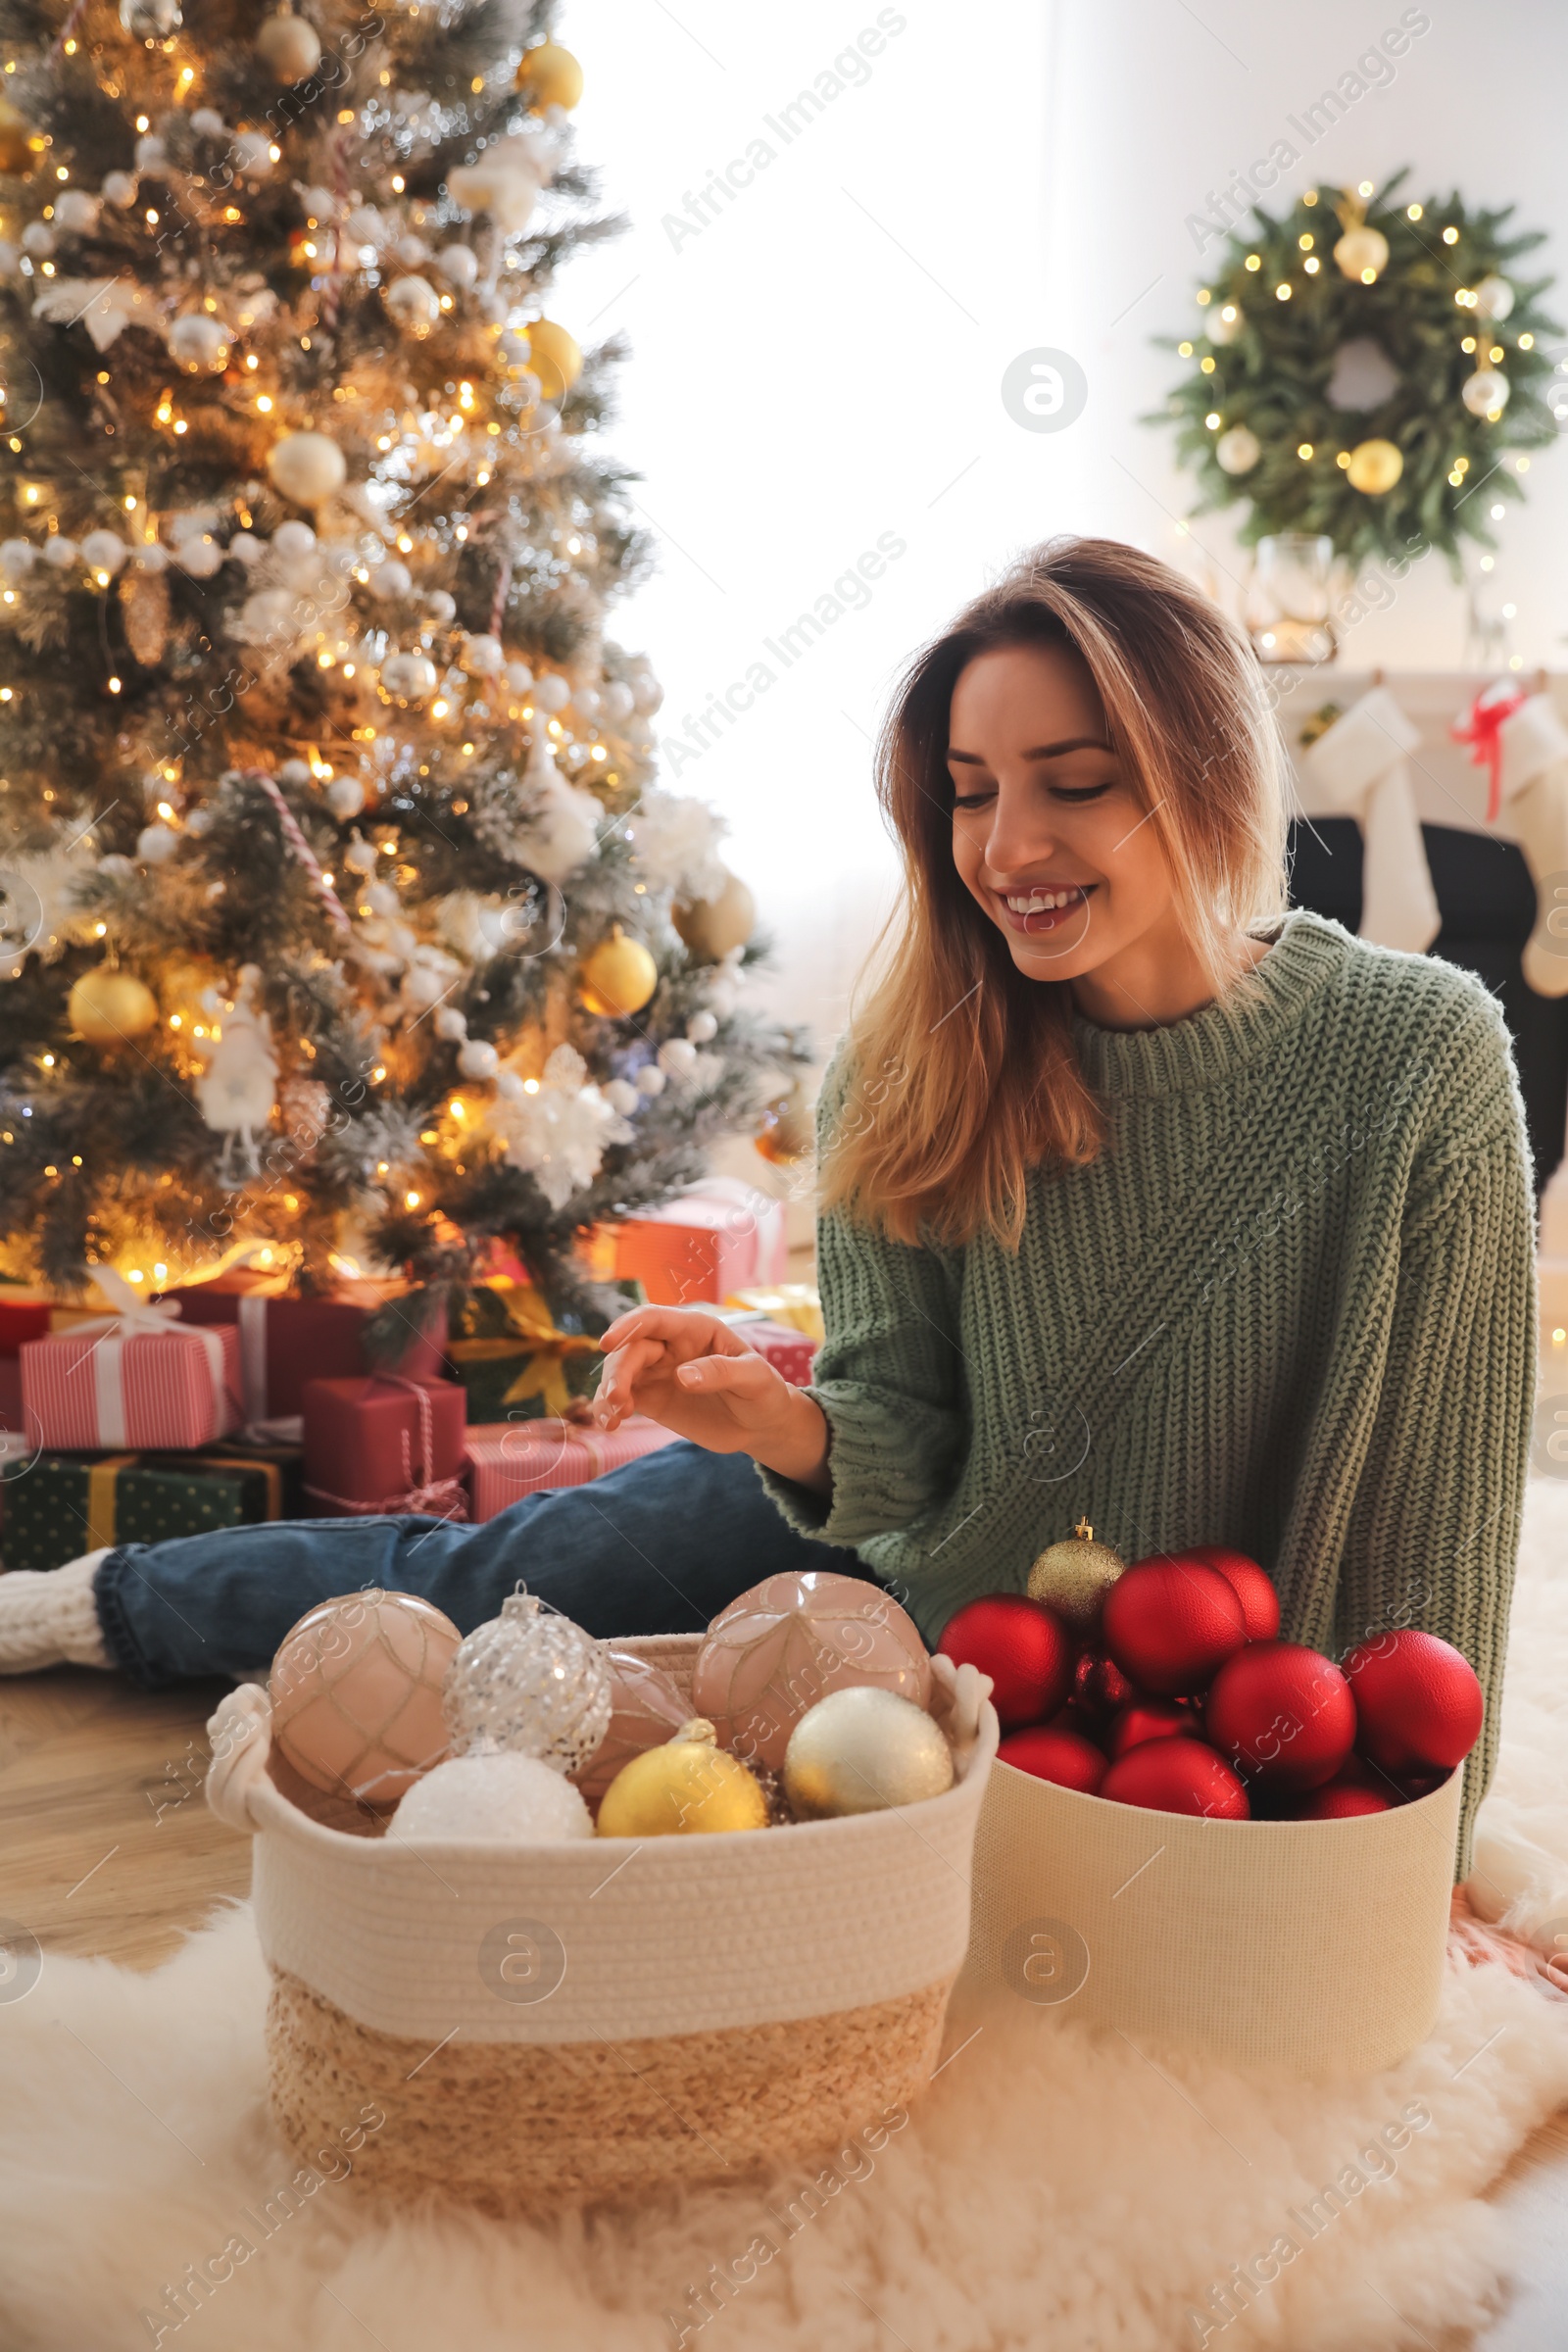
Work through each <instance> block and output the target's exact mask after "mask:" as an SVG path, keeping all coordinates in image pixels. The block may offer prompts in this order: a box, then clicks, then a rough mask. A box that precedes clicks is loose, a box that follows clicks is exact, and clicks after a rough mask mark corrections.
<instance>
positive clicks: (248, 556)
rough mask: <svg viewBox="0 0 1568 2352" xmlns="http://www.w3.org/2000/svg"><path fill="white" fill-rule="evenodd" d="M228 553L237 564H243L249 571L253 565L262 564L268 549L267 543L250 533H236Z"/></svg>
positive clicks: (229, 545) (229, 544) (230, 542)
mask: <svg viewBox="0 0 1568 2352" xmlns="http://www.w3.org/2000/svg"><path fill="white" fill-rule="evenodd" d="M228 552H229V554H230V555H231V556H232V557H233V559H234V561H235V563H236V564H244V566H245V568H246V570H247V571H249V569H250V567H251V565H252V564H259V563H260V562H261V560H262V558H263V556H265V555H266V553H267V548H266V545H265V543H264V542H263V541H262V540H260V539H258V538H256V537H255V536H254V535H253V534H252V533H251V532H250V531H236V532H235V533H234V536H233V538H232V539H231V540H230V541H229V543H228Z"/></svg>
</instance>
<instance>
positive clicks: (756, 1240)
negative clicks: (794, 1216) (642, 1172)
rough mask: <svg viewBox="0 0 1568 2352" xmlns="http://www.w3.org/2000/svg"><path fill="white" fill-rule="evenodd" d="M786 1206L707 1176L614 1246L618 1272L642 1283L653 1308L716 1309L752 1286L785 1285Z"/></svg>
mask: <svg viewBox="0 0 1568 2352" xmlns="http://www.w3.org/2000/svg"><path fill="white" fill-rule="evenodd" d="M787 1249H788V1244H787V1242H786V1238H785V1232H784V1203H783V1202H782V1201H770V1200H769V1199H768V1197H767V1195H766V1194H765V1193H759V1192H756V1191H754V1190H753V1188H752V1186H751V1185H749V1184H742V1183H741V1182H740V1180H739V1178H737V1177H732V1176H710V1177H708V1178H706V1179H705V1181H704V1182H703V1183H702V1184H700V1185H698V1186H696V1187H695V1188H694V1189H693V1190H692V1191H691V1192H689V1193H682V1194H681V1195H680V1196H679V1198H678V1199H677V1200H674V1201H665V1202H664V1204H663V1206H662V1208H648V1209H639V1210H638V1211H637V1212H636V1213H635V1214H634V1215H632V1216H629V1217H627V1218H626V1219H625V1221H624V1222H623V1224H622V1225H621V1227H620V1231H619V1233H618V1235H617V1236H616V1240H615V1272H616V1274H617V1275H618V1276H620V1277H621V1279H622V1280H629V1281H635V1282H640V1283H641V1284H642V1285H643V1287H644V1289H645V1290H646V1291H647V1293H648V1297H649V1298H650V1299H651V1300H652V1301H653V1303H654V1304H655V1305H656V1306H691V1305H694V1304H696V1303H697V1302H698V1301H700V1300H702V1299H709V1300H711V1303H712V1304H713V1305H715V1306H716V1305H717V1304H718V1301H719V1300H720V1299H724V1298H727V1297H728V1296H729V1295H730V1294H731V1293H732V1292H735V1291H739V1290H745V1289H746V1288H747V1287H748V1286H750V1285H756V1284H769V1285H771V1284H777V1283H779V1282H781V1281H782V1280H783V1276H784V1268H785V1263H786V1256H787Z"/></svg>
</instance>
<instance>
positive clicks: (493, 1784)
mask: <svg viewBox="0 0 1568 2352" xmlns="http://www.w3.org/2000/svg"><path fill="white" fill-rule="evenodd" d="M593 1834H594V1825H593V1821H592V1818H591V1816H590V1814H589V1811H588V1807H587V1805H586V1804H585V1803H584V1802H583V1799H582V1797H581V1795H580V1794H579V1793H578V1791H577V1790H576V1789H574V1788H573V1787H572V1785H571V1783H570V1781H568V1780H566V1779H565V1778H564V1776H563V1775H562V1774H561V1773H559V1772H557V1771H555V1770H554V1768H553V1767H552V1766H551V1765H549V1764H545V1763H542V1762H541V1761H540V1759H539V1757H537V1756H524V1755H515V1754H507V1753H501V1754H496V1755H472V1756H449V1757H448V1758H447V1760H446V1762H445V1763H444V1764H437V1765H436V1766H435V1767H434V1769H433V1770H432V1771H430V1772H427V1773H425V1774H424V1775H423V1776H422V1777H421V1778H420V1779H419V1780H417V1781H416V1782H415V1784H414V1786H413V1787H412V1789H409V1790H408V1792H407V1793H406V1794H405V1795H404V1796H403V1797H402V1798H401V1799H400V1800H399V1803H398V1808H397V1811H396V1812H395V1813H394V1814H393V1816H392V1821H391V1825H390V1835H391V1836H393V1837H395V1838H411V1839H414V1840H416V1841H419V1840H434V1839H439V1840H440V1842H441V1843H442V1844H443V1845H451V1844H461V1843H463V1842H464V1841H465V1840H466V1839H469V1838H478V1839H484V1840H485V1841H486V1842H490V1843H495V1844H498V1845H499V1844H505V1845H560V1844H564V1842H565V1841H566V1840H567V1839H569V1838H591V1837H592V1836H593Z"/></svg>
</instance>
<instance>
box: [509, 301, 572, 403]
mask: <svg viewBox="0 0 1568 2352" xmlns="http://www.w3.org/2000/svg"><path fill="white" fill-rule="evenodd" d="M522 331H523V333H524V334H525V335H526V336H527V338H528V365H529V367H530V368H532V369H533V372H534V374H535V375H536V376H537V377H538V378H539V389H540V391H541V392H542V393H543V394H544V396H545V398H546V400H564V398H565V396H566V394H567V393H568V392H569V391H570V390H571V387H572V385H573V384H574V383H575V382H576V381H577V378H578V376H579V375H581V373H582V353H581V352H580V351H579V350H578V348H577V342H576V338H575V336H573V335H569V334H567V332H566V330H565V328H564V326H558V325H557V324H556V322H555V320H554V319H529V321H528V324H527V325H526V326H525V327H524V328H523V330H522Z"/></svg>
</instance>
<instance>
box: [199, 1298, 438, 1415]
mask: <svg viewBox="0 0 1568 2352" xmlns="http://www.w3.org/2000/svg"><path fill="white" fill-rule="evenodd" d="M168 1296H169V1297H170V1298H172V1299H178V1300H179V1302H180V1309H181V1314H180V1319H181V1321H182V1322H185V1323H194V1324H196V1325H198V1326H203V1327H210V1326H214V1325H222V1324H225V1323H232V1324H234V1325H235V1327H236V1328H237V1330H238V1332H239V1361H240V1381H241V1394H242V1396H243V1397H244V1399H245V1418H246V1420H247V1421H248V1422H261V1421H277V1420H287V1419H290V1418H291V1417H293V1416H294V1415H295V1414H298V1413H302V1412H303V1411H304V1409H305V1406H304V1397H305V1384H306V1382H307V1381H311V1380H351V1379H354V1378H355V1377H356V1376H359V1375H363V1374H364V1373H366V1372H367V1371H368V1369H369V1367H368V1364H367V1363H366V1360H365V1347H364V1339H365V1326H366V1324H367V1322H368V1319H369V1316H370V1312H371V1310H370V1309H369V1308H368V1307H366V1306H359V1305H354V1304H351V1303H350V1302H349V1301H347V1300H346V1299H289V1298H281V1297H278V1296H276V1295H275V1294H270V1293H267V1292H263V1291H259V1290H258V1291H229V1290H222V1291H221V1290H219V1289H217V1288H216V1286H215V1285H213V1284H211V1283H197V1284H195V1285H194V1286H193V1287H192V1288H191V1289H189V1290H185V1291H171V1292H170V1293H169V1294H168ZM391 1368H392V1369H395V1370H396V1371H398V1372H401V1373H403V1374H405V1375H406V1376H407V1377H408V1378H409V1379H410V1380H436V1379H438V1378H439V1377H440V1372H441V1348H440V1341H439V1339H438V1338H437V1337H436V1336H435V1333H434V1331H433V1330H432V1329H430V1328H428V1327H427V1328H426V1329H424V1330H422V1331H415V1330H412V1329H411V1332H410V1344H409V1348H408V1349H407V1351H406V1352H405V1354H404V1355H402V1356H401V1357H400V1358H399V1360H398V1362H397V1364H396V1365H395V1366H393V1367H391Z"/></svg>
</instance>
